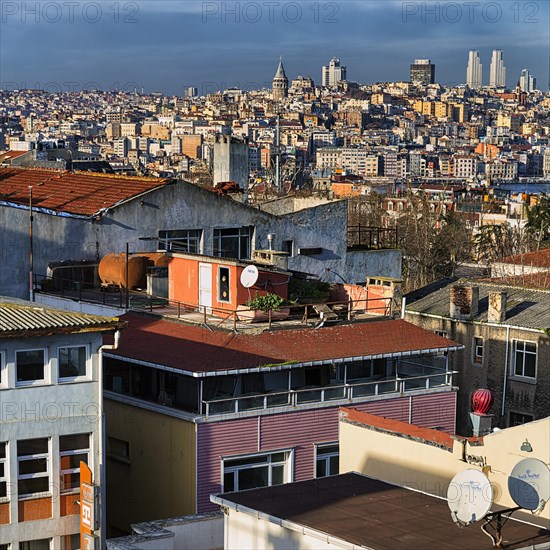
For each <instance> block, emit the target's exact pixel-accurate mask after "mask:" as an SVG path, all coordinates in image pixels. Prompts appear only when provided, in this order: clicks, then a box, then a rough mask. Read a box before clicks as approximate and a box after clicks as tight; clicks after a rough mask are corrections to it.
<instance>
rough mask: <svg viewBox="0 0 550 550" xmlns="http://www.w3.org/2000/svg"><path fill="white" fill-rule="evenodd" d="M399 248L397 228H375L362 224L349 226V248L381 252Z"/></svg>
mask: <svg viewBox="0 0 550 550" xmlns="http://www.w3.org/2000/svg"><path fill="white" fill-rule="evenodd" d="M397 247H398V239H397V228H396V227H373V226H370V225H361V224H358V225H350V226H348V248H351V249H353V248H358V249H366V250H380V249H386V248H397Z"/></svg>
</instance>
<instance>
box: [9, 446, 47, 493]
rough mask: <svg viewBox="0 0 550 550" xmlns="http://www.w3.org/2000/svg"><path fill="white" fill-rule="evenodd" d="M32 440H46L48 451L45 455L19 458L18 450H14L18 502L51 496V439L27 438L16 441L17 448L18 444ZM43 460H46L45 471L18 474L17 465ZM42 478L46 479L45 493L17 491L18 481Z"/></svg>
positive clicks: (39, 454)
mask: <svg viewBox="0 0 550 550" xmlns="http://www.w3.org/2000/svg"><path fill="white" fill-rule="evenodd" d="M33 439H46V440H47V442H48V450H47V452H45V453H33V454H30V455H22V456H19V452H18V449H16V450H17V498H18V499H19V500H21V499H26V498H37V497H36V495H40V496H41V497H44V496H50V495H51V479H52V478H51V474H52V472H51V469H52V460H51V450H52V439H51V437H33V438H29V439H18V440H17V446H19V443H20V442H23V441H32V440H33ZM43 459H45V460H46V470H45V471H44V472H34V473H31V474H20V473H19V464H20V463H21V462H30V461H31V460H43ZM43 477H45V478H47V479H48V488H47V490H46V491H37V492H34V493H21V491H20V490H19V482H20V481H24V480H27V479H39V478H43ZM39 498H40V497H39Z"/></svg>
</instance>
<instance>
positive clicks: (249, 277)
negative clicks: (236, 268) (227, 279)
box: [241, 265, 259, 288]
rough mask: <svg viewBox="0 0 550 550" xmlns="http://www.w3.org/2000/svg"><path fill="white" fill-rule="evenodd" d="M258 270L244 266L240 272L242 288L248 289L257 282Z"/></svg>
mask: <svg viewBox="0 0 550 550" xmlns="http://www.w3.org/2000/svg"><path fill="white" fill-rule="evenodd" d="M258 275H259V272H258V268H257V267H256V266H255V265H248V266H246V267H245V268H244V269H243V270H242V272H241V285H243V286H244V288H250V287H252V286H254V285H255V284H256V281H257V280H258Z"/></svg>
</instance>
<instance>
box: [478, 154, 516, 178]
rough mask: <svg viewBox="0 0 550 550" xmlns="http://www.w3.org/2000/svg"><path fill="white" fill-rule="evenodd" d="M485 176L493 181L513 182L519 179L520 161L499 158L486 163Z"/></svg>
mask: <svg viewBox="0 0 550 550" xmlns="http://www.w3.org/2000/svg"><path fill="white" fill-rule="evenodd" d="M485 176H486V177H487V178H490V179H491V180H507V181H513V180H515V179H517V177H518V161H517V160H512V159H500V158H499V159H494V160H491V161H489V162H486V163H485Z"/></svg>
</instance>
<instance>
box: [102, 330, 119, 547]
mask: <svg viewBox="0 0 550 550" xmlns="http://www.w3.org/2000/svg"><path fill="white" fill-rule="evenodd" d="M119 342H120V330H117V331H116V332H115V341H114V342H113V343H112V344H104V345H102V346H100V347H99V350H98V354H99V376H98V394H99V395H98V403H99V410H100V414H101V437H100V438H99V453H98V454H99V459H100V460H101V462H100V463H99V476H100V479H101V485H100V487H99V493H100V495H101V496H100V499H101V501H100V504H101V516H100V517H101V523H100V530H101V542H100V546H99V547H100V548H106V547H107V546H106V542H105V535H106V531H107V525H106V523H105V521H106V519H107V502H106V500H105V489H106V486H105V448H106V445H105V441H106V435H105V412H104V409H103V352H104V351H105V350H114V349H117V348H118V344H119Z"/></svg>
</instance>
